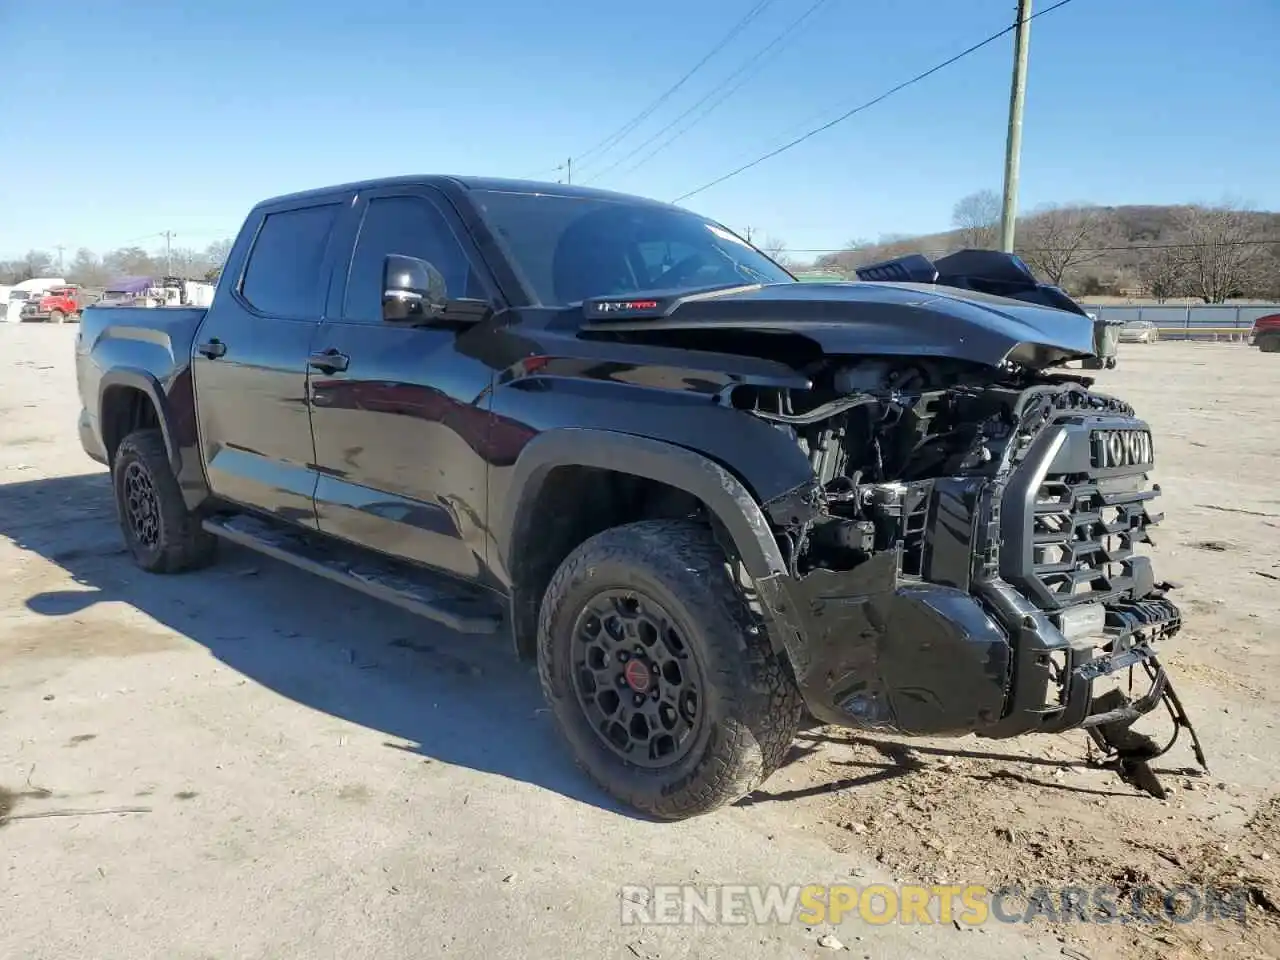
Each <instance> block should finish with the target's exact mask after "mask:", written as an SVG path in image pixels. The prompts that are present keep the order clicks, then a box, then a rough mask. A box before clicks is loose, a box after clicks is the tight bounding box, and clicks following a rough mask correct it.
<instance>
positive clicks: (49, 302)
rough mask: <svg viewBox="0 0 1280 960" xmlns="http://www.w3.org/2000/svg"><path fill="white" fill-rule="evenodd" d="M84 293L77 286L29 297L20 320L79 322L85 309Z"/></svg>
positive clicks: (51, 290)
mask: <svg viewBox="0 0 1280 960" xmlns="http://www.w3.org/2000/svg"><path fill="white" fill-rule="evenodd" d="M86 305H87V304H86V303H85V298H84V291H83V290H81V289H80V287H79V285H77V284H67V285H66V286H63V287H53V288H52V289H50V290H46V291H45V292H44V293H42V294H40V295H39V296H32V297H28V298H27V299H26V301H25V302H24V303H23V304H22V311H21V312H20V313H19V315H18V316H19V319H21V320H22V321H23V322H31V321H36V322H45V323H63V322H65V321H67V320H79V319H80V311H81V310H83V309H84V308H85V306H86Z"/></svg>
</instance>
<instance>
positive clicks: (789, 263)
mask: <svg viewBox="0 0 1280 960" xmlns="http://www.w3.org/2000/svg"><path fill="white" fill-rule="evenodd" d="M758 246H759V247H760V249H761V250H762V251H764V253H765V254H766V255H768V257H769V259H770V260H773V261H774V262H776V263H777V264H779V265H780V266H782V267H786V268H790V267H793V266H795V261H794V260H793V259H792V258H791V256H790V255H789V254H788V253H787V242H786V241H785V240H782V239H780V238H778V237H774V236H766V237H765V238H764V239H763V240H761V241H760V243H759V244H758Z"/></svg>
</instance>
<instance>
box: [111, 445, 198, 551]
mask: <svg viewBox="0 0 1280 960" xmlns="http://www.w3.org/2000/svg"><path fill="white" fill-rule="evenodd" d="M111 482H112V485H113V486H114V487H115V494H116V510H117V512H118V514H119V517H120V528H121V531H122V532H123V533H124V539H125V544H126V545H127V546H128V548H129V552H130V553H131V554H133V559H134V562H135V563H137V564H138V566H140V567H141V568H142V569H143V570H147V571H149V572H151V573H178V572H180V571H182V570H191V569H194V568H196V567H201V566H204V565H205V564H207V563H209V562H210V561H211V560H212V559H213V556H214V552H215V550H216V547H217V540H216V538H215V537H214V536H213V535H212V534H210V533H208V532H206V531H205V530H204V529H203V528H202V527H201V526H200V518H199V517H197V516H196V515H195V514H193V513H191V511H189V510H188V509H187V506H186V503H185V502H184V501H183V499H182V490H181V489H180V488H179V486H178V478H177V477H175V476H174V475H173V468H172V467H170V466H169V456H168V452H167V451H166V449H165V445H164V436H163V435H162V434H161V433H160V431H159V430H137V431H135V432H133V433H131V434H129V435H128V436H127V437H125V438H124V439H123V440H121V441H120V446H119V447H118V448H117V449H116V455H115V460H114V462H113V464H112V467H111Z"/></svg>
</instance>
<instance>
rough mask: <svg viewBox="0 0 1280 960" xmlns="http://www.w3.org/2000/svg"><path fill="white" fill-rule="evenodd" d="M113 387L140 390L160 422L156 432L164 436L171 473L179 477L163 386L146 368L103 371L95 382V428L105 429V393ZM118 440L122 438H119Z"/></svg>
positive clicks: (179, 466) (180, 468)
mask: <svg viewBox="0 0 1280 960" xmlns="http://www.w3.org/2000/svg"><path fill="white" fill-rule="evenodd" d="M113 387H131V388H133V389H135V390H140V391H142V392H143V393H144V394H146V395H147V397H148V398H149V399H150V400H151V405H152V406H153V407H154V408H155V411H156V419H158V420H159V421H160V433H161V434H162V435H163V437H164V448H165V451H166V452H167V453H168V455H169V465H170V467H172V468H173V474H174V476H180V475H181V471H182V455H181V454H180V453H179V452H178V450H177V448H176V447H175V446H174V444H173V436H172V431H171V428H170V424H171V422H172V415H171V411H170V409H169V401H168V399H167V398H166V396H165V392H164V388H163V387H161V386H160V381H159V380H157V379H156V378H155V377H154V376H152V375H151V374H150V373H148V372H147V371H146V370H141V369H138V368H137V367H116V368H114V369H112V370H108V371H107V372H106V373H104V374H103V375H102V379H101V380H100V381H99V383H98V429H99V431H104V430H105V429H106V425H107V420H106V417H105V416H104V414H105V412H106V400H107V394H108V392H110V390H111V389H112V388H113ZM105 439H106V438H105V436H104V437H103V440H104V441H105ZM120 439H124V438H123V437H121V438H120ZM104 447H105V443H104Z"/></svg>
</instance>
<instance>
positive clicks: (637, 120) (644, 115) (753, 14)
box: [578, 0, 774, 164]
mask: <svg viewBox="0 0 1280 960" xmlns="http://www.w3.org/2000/svg"><path fill="white" fill-rule="evenodd" d="M773 2H774V0H757V2H756V4H755V5H754V6H753V7H751V8H750V9H749V10H748V11H747V12H746V13H745V14H743V15H742V18H741V19H740V20H738V22H737V23H736V24H734V25H733V27H732V28H730V30H729V32H728V33H726V34H725V35H724V37H722V38H721V40H720V42H719V43H717V44H716V45H715V46H714V47H712V48H711V51H710V52H709V53H708V54H707V55H706V56H704V57H703V58H702V59H701V60H699V61H698V62H697V63H695V64H694V65H693V67H692V69H690V70H689V72H688V73H686V74H685V75H684V76H682V77H681V78H680V79H679V80H677V81H676V82H675V83H673V84H672V85H671V86H670V87H668V88H667V89H666V91H664V92H663V93H662V94H660V95H659V96H658V98H657V99H656V100H654V101H653V102H652V103H650V104H649V105H648V106H647V107H645V108H644V109H643V110H641V111H640V112H639V113H638V114H636V115H635V116H634V117H632V118H631V119H630V120H628V121H627V122H626V123H624V124H623V125H622V126H621V127H619V128H618V129H617V130H615V131H614V132H613V133H611V134H609V136H607V137H605V138H604V139H603V140H601V141H600V142H599V143H597V144H596V145H595V146H593V147H590V148H589V149H587V150H583V151H582V152H581V153H580V154H578V162H579V164H581V163H582V161H583V160H584V159H585V158H586V157H589V156H591V155H592V154H595V153H600V152H602V151H607V150H609V149H610V148H612V147H613V146H615V145H616V144H617V143H618V142H619V141H621V140H622V139H623V138H624V137H626V136H627V134H629V133H630V132H631V131H632V130H634V129H635V128H636V127H638V126H639V125H640V124H642V123H644V121H645V120H647V119H648V118H649V117H650V116H651V115H652V114H653V112H654V111H655V110H657V109H658V108H659V107H660V106H662V105H663V104H664V103H666V102H667V100H669V99H670V98H671V96H672V95H673V94H675V93H676V91H678V90H679V89H680V88H681V87H683V86H684V85H685V84H686V83H688V81H689V79H690V78H691V77H692V76H693V75H694V74H695V73H697V72H698V71H699V70H701V69H702V68H703V67H704V66H705V65H706V64H707V61H709V60H710V59H711V58H712V57H714V56H715V55H716V54H717V53H719V52H720V51H721V50H723V49H724V48H725V47H726V46H728V45H729V43H730V42H731V41H732V40H733V38H734V37H736V36H737V35H738V34H740V33H741V32H742V31H743V30H745V29H746V28H747V27H748V26H750V25H751V22H752V21H753V20H755V19H756V18H757V17H758V16H760V14H762V13H763V12H764V11H765V10H766V9H767V8H768V7H769V5H770V4H772V3H773Z"/></svg>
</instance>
